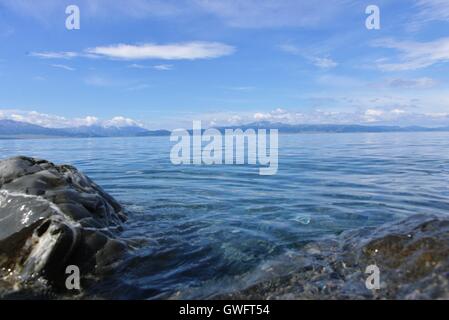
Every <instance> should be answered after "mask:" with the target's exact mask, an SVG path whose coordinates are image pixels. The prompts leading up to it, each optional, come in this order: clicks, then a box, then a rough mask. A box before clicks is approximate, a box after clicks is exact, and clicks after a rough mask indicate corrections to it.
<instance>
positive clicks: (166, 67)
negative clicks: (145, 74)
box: [153, 64, 173, 71]
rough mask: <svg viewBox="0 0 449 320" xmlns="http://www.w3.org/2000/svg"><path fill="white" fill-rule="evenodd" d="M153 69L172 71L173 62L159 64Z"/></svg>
mask: <svg viewBox="0 0 449 320" xmlns="http://www.w3.org/2000/svg"><path fill="white" fill-rule="evenodd" d="M153 69H155V70H159V71H170V70H173V65H172V64H159V65H156V66H153Z"/></svg>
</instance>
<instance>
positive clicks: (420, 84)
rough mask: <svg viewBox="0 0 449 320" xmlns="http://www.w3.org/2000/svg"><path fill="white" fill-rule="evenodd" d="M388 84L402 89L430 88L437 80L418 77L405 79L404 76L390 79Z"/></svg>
mask: <svg viewBox="0 0 449 320" xmlns="http://www.w3.org/2000/svg"><path fill="white" fill-rule="evenodd" d="M386 82H387V86H389V87H391V88H402V89H429V88H433V87H434V86H436V84H437V81H435V80H434V79H432V78H427V77H424V78H416V79H404V78H394V79H388V80H387V81H386Z"/></svg>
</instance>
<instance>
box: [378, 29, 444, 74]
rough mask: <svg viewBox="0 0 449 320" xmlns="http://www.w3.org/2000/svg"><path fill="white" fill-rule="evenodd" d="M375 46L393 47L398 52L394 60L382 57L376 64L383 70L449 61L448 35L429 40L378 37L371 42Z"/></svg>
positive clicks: (422, 66)
mask: <svg viewBox="0 0 449 320" xmlns="http://www.w3.org/2000/svg"><path fill="white" fill-rule="evenodd" d="M372 45H373V46H375V47H381V48H388V49H394V50H396V51H398V52H399V54H398V56H397V57H396V59H395V61H391V59H382V60H380V61H378V63H377V66H378V67H379V68H380V69H381V70H384V71H407V70H416V69H422V68H426V67H430V66H432V65H434V64H437V63H445V62H449V37H447V38H441V39H438V40H435V41H430V42H416V41H396V40H394V39H380V40H377V41H375V42H373V43H372Z"/></svg>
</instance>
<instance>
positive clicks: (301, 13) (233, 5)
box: [193, 0, 352, 28]
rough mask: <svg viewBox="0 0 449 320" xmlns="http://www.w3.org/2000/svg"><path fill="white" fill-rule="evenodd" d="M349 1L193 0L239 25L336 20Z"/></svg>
mask: <svg viewBox="0 0 449 320" xmlns="http://www.w3.org/2000/svg"><path fill="white" fill-rule="evenodd" d="M351 2H352V1H350V0H334V1H323V0H317V1H310V0H283V1H279V0H245V1H241V0H227V1H223V0H194V1H193V3H195V4H196V5H197V6H198V8H199V9H201V10H203V11H206V12H208V13H210V14H213V15H215V16H217V17H218V18H220V19H222V20H223V21H224V22H225V23H226V24H227V25H230V26H232V27H239V28H270V27H271V28H273V27H274V28H278V27H310V26H317V25H322V24H323V23H325V22H328V21H329V20H332V19H336V18H337V17H338V16H339V13H341V12H344V10H345V9H347V8H348V6H349V5H351Z"/></svg>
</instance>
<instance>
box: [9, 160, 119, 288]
mask: <svg viewBox="0 0 449 320" xmlns="http://www.w3.org/2000/svg"><path fill="white" fill-rule="evenodd" d="M125 220H126V216H125V214H124V212H123V210H122V208H121V206H120V205H119V204H118V203H117V202H116V201H115V200H114V199H113V198H112V197H111V196H109V195H108V194H107V193H106V192H104V191H103V190H102V189H101V188H100V187H99V186H98V185H96V184H95V183H94V182H92V180H90V179H89V178H88V177H86V176H85V175H83V174H82V173H81V172H79V171H78V170H77V169H76V168H74V167H71V166H66V165H62V166H57V165H55V164H53V163H51V162H48V161H45V160H37V159H32V158H27V157H17V158H12V159H8V160H3V161H0V294H2V292H3V293H4V292H11V291H20V290H22V289H23V288H29V287H30V286H34V285H36V284H37V283H39V284H42V283H45V285H46V286H51V287H54V288H58V289H61V290H64V287H65V277H66V275H65V270H66V267H67V266H68V265H76V266H78V267H79V268H80V271H81V275H82V276H84V277H85V276H87V275H93V274H101V273H103V272H107V271H108V270H110V269H111V268H112V267H113V266H114V264H115V263H117V262H118V261H119V258H120V257H122V256H123V254H124V253H125V252H126V250H127V246H126V244H124V243H123V242H121V241H120V240H118V234H119V232H120V231H121V226H122V223H123V222H124V221H125Z"/></svg>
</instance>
